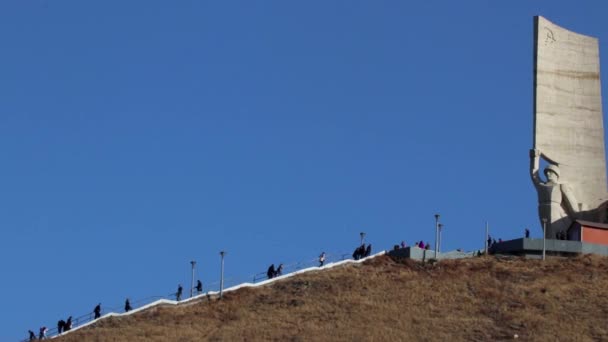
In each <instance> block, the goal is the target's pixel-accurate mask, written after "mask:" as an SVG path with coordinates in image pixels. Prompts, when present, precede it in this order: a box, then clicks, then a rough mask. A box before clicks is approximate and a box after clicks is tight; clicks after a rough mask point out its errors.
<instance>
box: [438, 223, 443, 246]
mask: <svg viewBox="0 0 608 342" xmlns="http://www.w3.org/2000/svg"><path fill="white" fill-rule="evenodd" d="M442 232H443V223H440V224H439V243H438V244H437V249H438V250H439V252H440V253H441V233H442Z"/></svg>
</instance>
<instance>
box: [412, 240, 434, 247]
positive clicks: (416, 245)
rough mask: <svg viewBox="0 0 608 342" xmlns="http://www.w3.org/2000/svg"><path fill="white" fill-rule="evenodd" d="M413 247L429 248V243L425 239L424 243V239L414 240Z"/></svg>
mask: <svg viewBox="0 0 608 342" xmlns="http://www.w3.org/2000/svg"><path fill="white" fill-rule="evenodd" d="M414 247H418V248H421V249H431V243H430V242H428V241H427V243H424V241H422V240H420V241H418V242H416V244H414Z"/></svg>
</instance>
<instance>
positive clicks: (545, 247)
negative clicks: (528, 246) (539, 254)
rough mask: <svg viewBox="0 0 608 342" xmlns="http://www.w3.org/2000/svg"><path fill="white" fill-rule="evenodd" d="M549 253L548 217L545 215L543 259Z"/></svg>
mask: <svg viewBox="0 0 608 342" xmlns="http://www.w3.org/2000/svg"><path fill="white" fill-rule="evenodd" d="M546 253H547V218H546V217H543V260H545V255H546Z"/></svg>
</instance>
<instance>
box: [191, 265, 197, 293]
mask: <svg viewBox="0 0 608 342" xmlns="http://www.w3.org/2000/svg"><path fill="white" fill-rule="evenodd" d="M190 264H191V265H192V281H191V282H190V298H192V296H193V295H194V266H196V261H194V260H192V261H190Z"/></svg>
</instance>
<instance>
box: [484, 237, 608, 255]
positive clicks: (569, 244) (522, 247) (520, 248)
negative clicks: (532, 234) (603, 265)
mask: <svg viewBox="0 0 608 342" xmlns="http://www.w3.org/2000/svg"><path fill="white" fill-rule="evenodd" d="M546 244H547V253H549V254H563V255H569V254H599V255H608V246H603V245H597V244H592V243H584V242H580V241H568V240H554V239H547V241H546ZM490 251H491V252H492V253H494V254H510V255H525V256H533V255H541V254H542V251H543V239H525V238H521V239H514V240H509V241H503V242H501V243H497V244H495V245H494V246H492V248H491V250H490Z"/></svg>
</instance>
